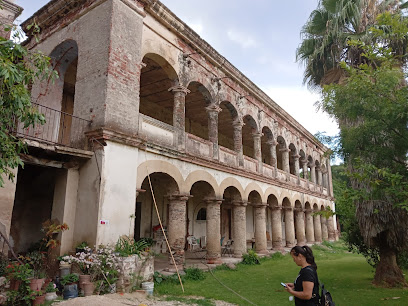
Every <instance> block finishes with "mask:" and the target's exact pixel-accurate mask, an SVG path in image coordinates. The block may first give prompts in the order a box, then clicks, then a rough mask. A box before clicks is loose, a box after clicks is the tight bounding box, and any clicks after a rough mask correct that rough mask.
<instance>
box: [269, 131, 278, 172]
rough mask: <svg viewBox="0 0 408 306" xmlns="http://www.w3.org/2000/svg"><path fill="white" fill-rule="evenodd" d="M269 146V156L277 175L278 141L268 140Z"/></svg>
mask: <svg viewBox="0 0 408 306" xmlns="http://www.w3.org/2000/svg"><path fill="white" fill-rule="evenodd" d="M266 143H267V144H268V146H269V154H270V159H271V166H272V167H273V168H274V169H275V174H276V173H277V171H276V169H277V168H278V160H277V158H276V141H275V140H273V139H272V140H268V141H267V142H266Z"/></svg>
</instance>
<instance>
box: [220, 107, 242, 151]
mask: <svg viewBox="0 0 408 306" xmlns="http://www.w3.org/2000/svg"><path fill="white" fill-rule="evenodd" d="M220 108H221V111H220V112H219V113H218V145H220V146H222V147H224V148H227V149H230V150H234V126H233V125H234V124H233V123H234V121H235V120H236V119H237V118H238V113H237V110H236V109H235V107H234V106H233V105H232V104H231V103H230V102H228V101H223V102H221V104H220Z"/></svg>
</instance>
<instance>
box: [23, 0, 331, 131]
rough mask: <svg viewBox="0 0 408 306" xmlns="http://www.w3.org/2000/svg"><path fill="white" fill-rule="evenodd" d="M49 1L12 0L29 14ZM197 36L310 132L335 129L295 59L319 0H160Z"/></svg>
mask: <svg viewBox="0 0 408 306" xmlns="http://www.w3.org/2000/svg"><path fill="white" fill-rule="evenodd" d="M47 2H48V0H16V4H18V5H20V6H22V7H23V8H24V11H23V13H22V15H20V16H19V17H18V19H17V22H18V23H19V22H22V21H24V20H26V19H27V18H29V17H30V16H32V15H33V14H34V13H35V12H36V11H37V10H38V9H40V8H41V7H42V6H43V5H44V4H46V3H47ZM161 2H162V3H163V4H164V5H165V6H167V7H168V8H169V9H170V10H171V11H173V13H175V14H176V15H177V16H178V17H179V18H180V19H181V20H183V21H184V22H185V23H187V24H188V25H189V26H190V27H191V28H192V29H193V30H194V31H196V32H197V33H198V34H199V35H200V36H201V38H203V39H204V40H205V41H207V42H208V43H209V44H210V45H212V47H213V48H214V49H215V50H217V51H218V52H219V53H220V54H221V55H222V56H224V57H225V58H226V59H227V60H228V61H229V62H230V63H232V64H233V65H234V66H235V67H237V68H238V69H239V70H240V71H241V72H242V73H244V74H245V75H246V76H247V77H248V78H249V79H250V80H251V81H253V82H254V83H255V84H256V85H257V86H258V87H259V88H261V89H262V90H263V91H264V92H265V93H266V94H268V95H269V96H270V97H271V98H272V99H273V100H274V101H275V102H276V103H277V104H279V105H280V106H281V107H282V108H283V109H284V110H286V111H287V112H288V113H289V114H290V115H291V116H292V117H293V118H295V119H296V120H297V121H298V122H299V123H300V124H302V125H303V126H304V127H305V128H306V129H307V130H308V131H309V132H311V133H312V134H315V133H317V132H326V133H327V134H328V135H335V134H337V133H338V128H337V124H336V123H335V122H333V121H332V120H331V119H330V118H329V117H328V116H327V115H326V114H324V113H322V112H316V108H315V106H314V103H315V102H316V101H317V100H319V99H320V97H319V95H318V94H316V93H312V92H310V91H309V90H308V89H307V87H306V86H305V85H303V84H302V81H303V67H302V65H301V64H299V63H296V48H297V47H298V45H299V44H300V42H301V37H300V31H301V29H302V26H303V25H304V24H305V23H306V21H307V19H308V17H309V15H310V13H311V12H312V11H313V10H314V9H315V8H316V7H317V3H318V0H292V1H272V0H245V1H244V0H206V1H203V0H161Z"/></svg>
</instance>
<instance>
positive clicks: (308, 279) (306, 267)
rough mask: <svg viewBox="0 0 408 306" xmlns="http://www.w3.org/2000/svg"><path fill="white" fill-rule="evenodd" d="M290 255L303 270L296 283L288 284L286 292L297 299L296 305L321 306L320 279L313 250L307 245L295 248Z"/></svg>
mask: <svg viewBox="0 0 408 306" xmlns="http://www.w3.org/2000/svg"><path fill="white" fill-rule="evenodd" d="M290 255H291V256H292V258H293V261H294V262H295V263H296V264H297V265H298V266H300V267H302V268H301V269H300V272H299V275H298V276H297V278H296V280H295V282H294V283H288V284H286V287H285V288H286V291H288V292H289V293H290V294H291V295H293V296H294V297H295V305H308V306H309V305H310V306H314V305H319V279H318V277H317V272H316V270H317V265H316V263H315V260H314V256H313V252H312V249H311V248H309V247H308V246H306V245H305V246H302V247H301V246H295V247H293V248H292V250H291V251H290Z"/></svg>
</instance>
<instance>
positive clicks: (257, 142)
mask: <svg viewBox="0 0 408 306" xmlns="http://www.w3.org/2000/svg"><path fill="white" fill-rule="evenodd" d="M252 137H253V138H254V157H255V159H256V160H257V161H258V169H257V170H258V172H260V173H262V145H261V137H262V133H259V132H255V133H253V134H252Z"/></svg>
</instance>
